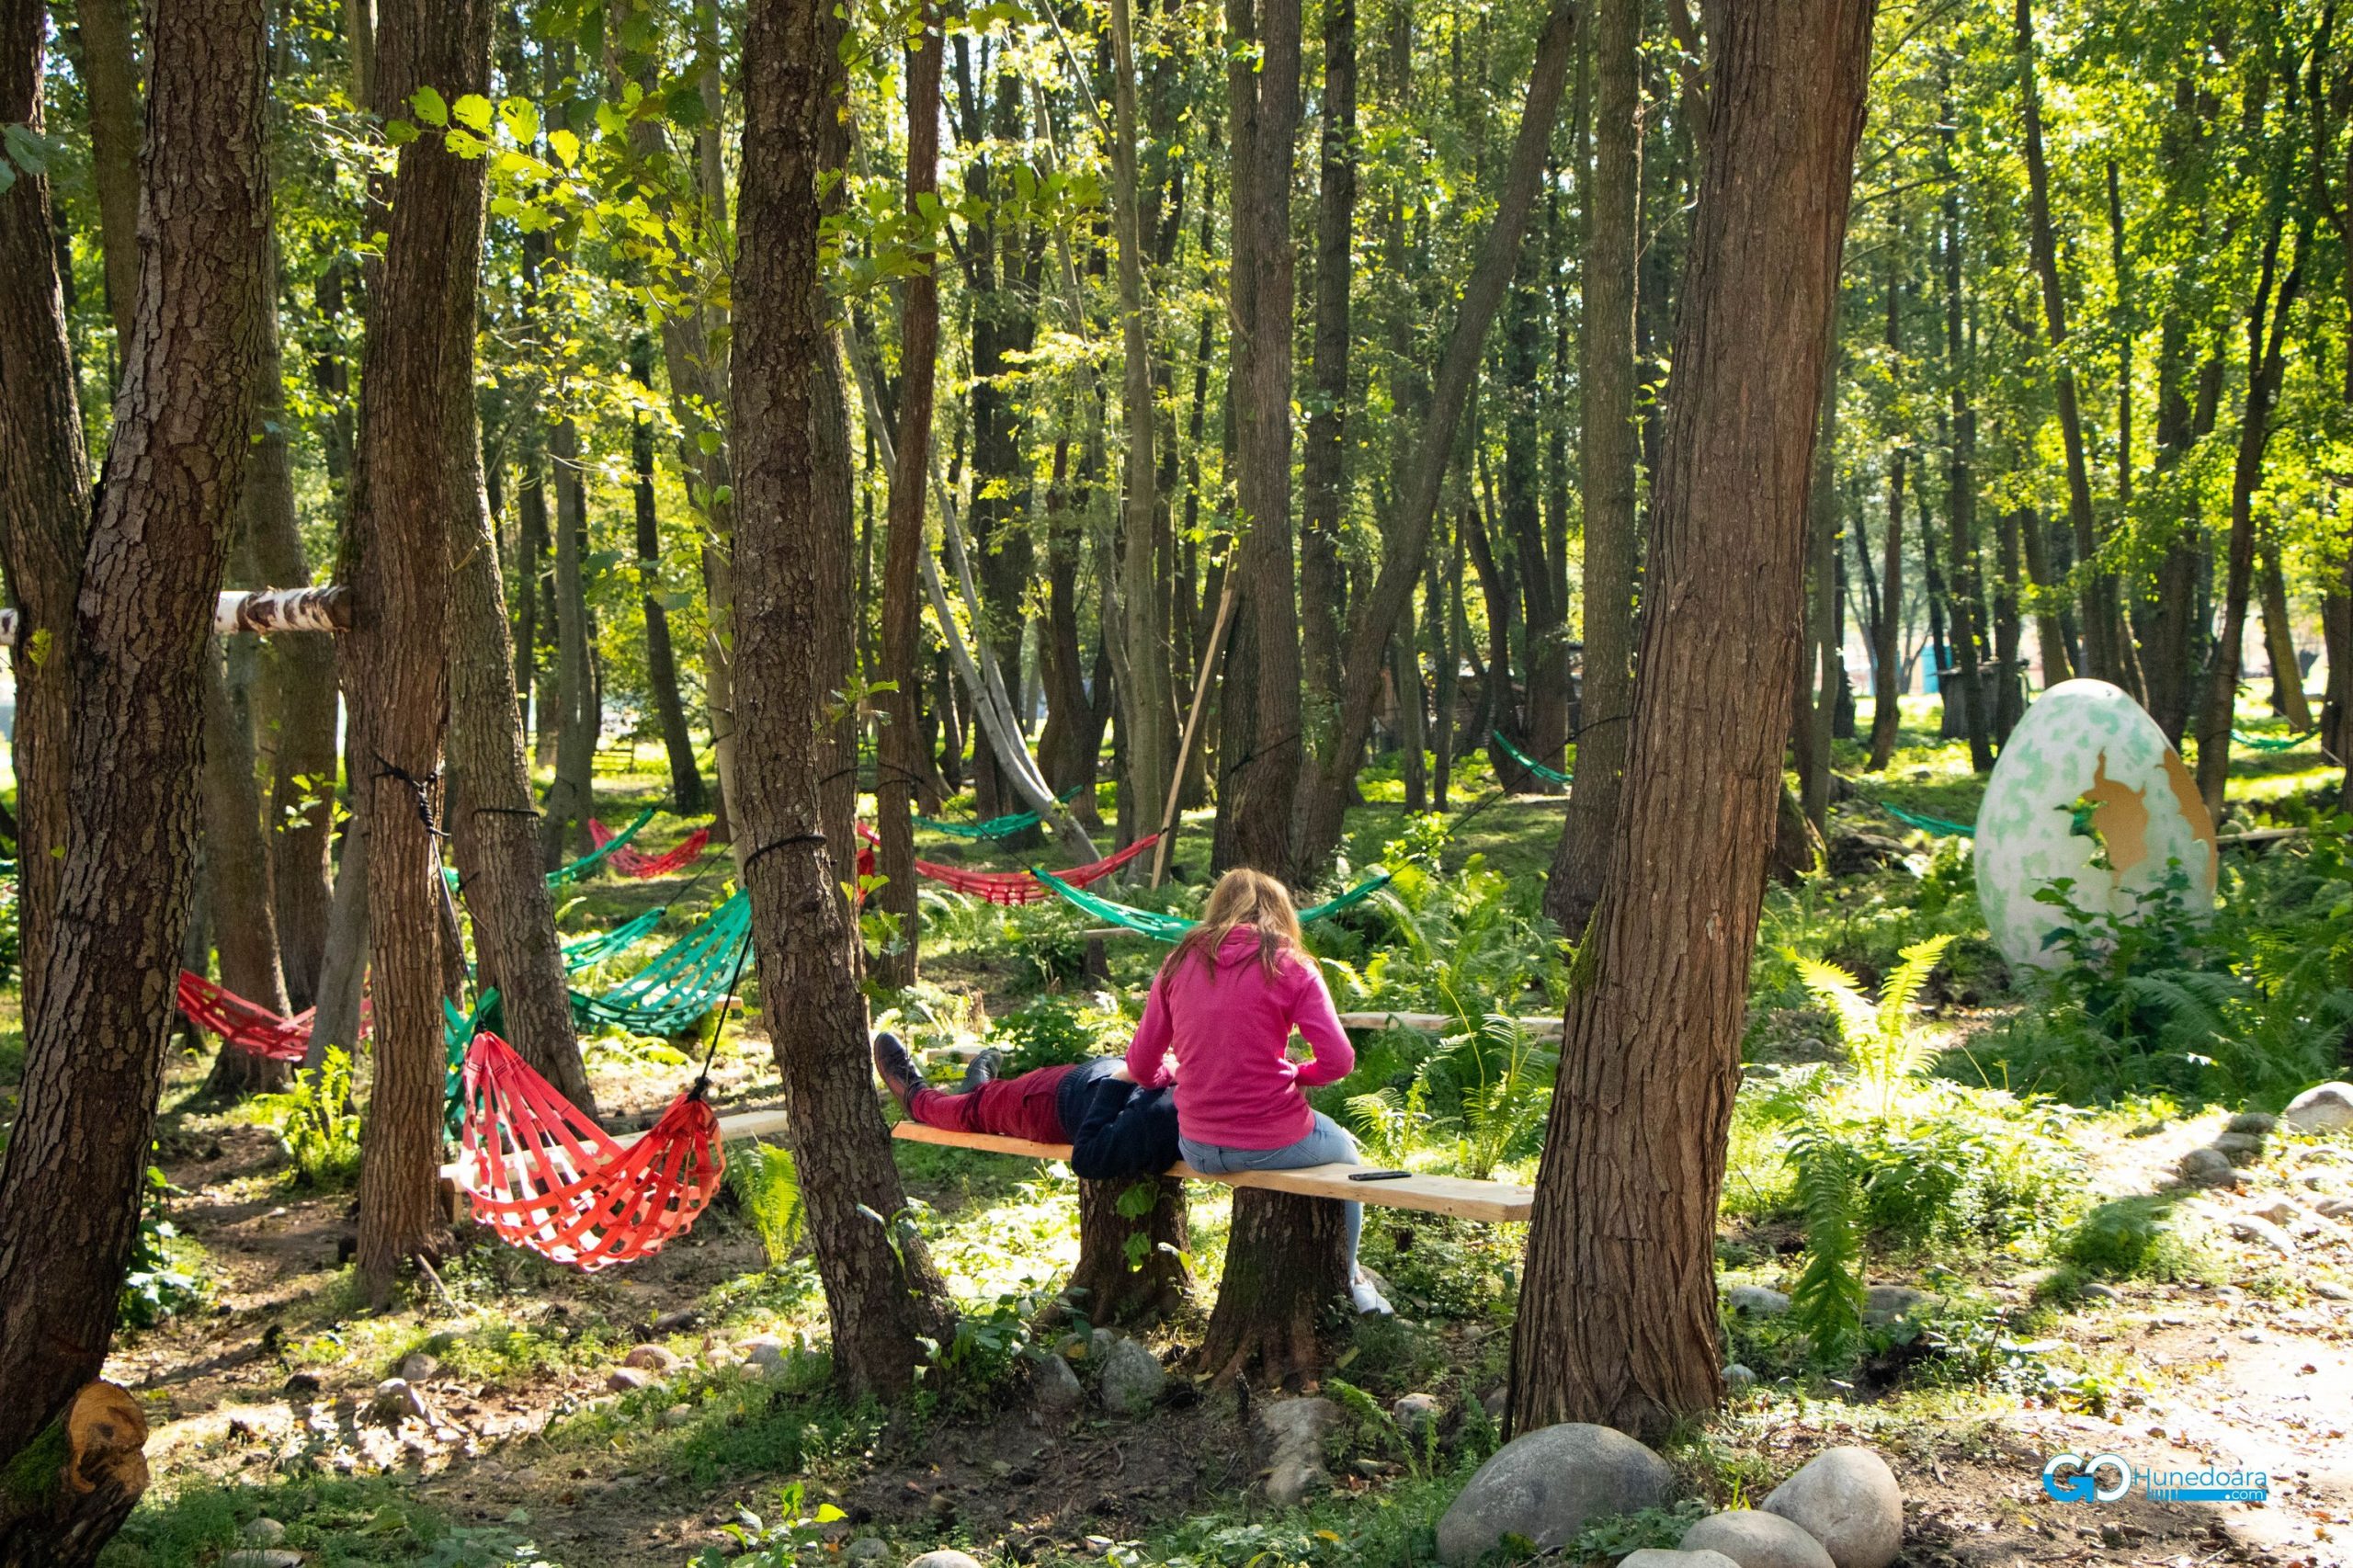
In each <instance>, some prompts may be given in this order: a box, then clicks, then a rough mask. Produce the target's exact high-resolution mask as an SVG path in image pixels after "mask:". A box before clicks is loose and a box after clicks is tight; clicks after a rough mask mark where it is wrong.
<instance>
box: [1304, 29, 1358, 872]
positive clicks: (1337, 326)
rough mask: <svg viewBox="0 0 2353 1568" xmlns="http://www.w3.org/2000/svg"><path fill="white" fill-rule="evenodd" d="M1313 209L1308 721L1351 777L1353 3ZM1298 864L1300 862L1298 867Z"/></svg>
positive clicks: (1331, 49) (1329, 82)
mask: <svg viewBox="0 0 2353 1568" xmlns="http://www.w3.org/2000/svg"><path fill="white" fill-rule="evenodd" d="M1322 143H1323V145H1322V151H1321V156H1320V158H1319V160H1318V163H1319V169H1318V186H1319V193H1318V196H1317V199H1316V206H1315V270H1314V278H1313V292H1314V298H1315V336H1314V349H1313V355H1314V358H1313V363H1312V365H1311V367H1310V369H1309V372H1308V394H1307V408H1308V415H1307V431H1306V438H1305V445H1304V449H1303V450H1302V454H1301V460H1300V473H1299V492H1300V540H1299V602H1300V655H1301V664H1302V670H1303V673H1304V675H1305V676H1306V680H1307V710H1306V713H1305V715H1304V722H1305V723H1306V725H1307V728H1308V731H1309V733H1311V735H1313V736H1315V737H1316V741H1317V744H1316V746H1315V751H1316V753H1317V755H1318V756H1324V757H1327V758H1330V759H1331V760H1333V761H1335V762H1336V764H1337V765H1338V766H1340V767H1344V768H1347V770H1348V771H1349V772H1351V773H1353V772H1354V771H1355V768H1356V766H1357V759H1356V757H1355V756H1337V755H1336V746H1335V742H1334V740H1333V739H1332V738H1331V736H1330V733H1329V732H1331V731H1332V730H1334V729H1335V728H1336V727H1337V725H1338V723H1339V722H1340V715H1339V708H1340V701H1341V698H1340V658H1341V653H1342V649H1341V625H1342V614H1343V610H1344V608H1345V600H1346V598H1347V573H1346V570H1345V568H1344V567H1343V566H1342V565H1341V562H1340V524H1341V518H1342V517H1343V515H1344V514H1345V513H1346V511H1347V488H1348V464H1347V433H1348V341H1349V323H1348V304H1349V301H1348V291H1349V289H1350V286H1351V284H1352V282H1353V278H1351V276H1350V275H1351V272H1352V270H1353V267H1354V257H1355V239H1356V206H1357V8H1356V0H1329V3H1328V4H1327V5H1326V6H1324V113H1323V137H1322ZM1302 869H1306V868H1304V867H1302Z"/></svg>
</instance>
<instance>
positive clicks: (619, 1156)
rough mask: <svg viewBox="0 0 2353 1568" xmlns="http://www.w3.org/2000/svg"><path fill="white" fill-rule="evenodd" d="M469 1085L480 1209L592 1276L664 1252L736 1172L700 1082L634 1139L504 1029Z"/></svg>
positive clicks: (470, 1176)
mask: <svg viewBox="0 0 2353 1568" xmlns="http://www.w3.org/2000/svg"><path fill="white" fill-rule="evenodd" d="M460 1092H461V1094H462V1096H463V1101H462V1104H461V1106H460V1114H461V1122H460V1126H461V1130H462V1131H461V1137H462V1140H463V1143H464V1147H465V1158H464V1161H463V1172H464V1175H463V1180H464V1184H465V1188H466V1193H467V1195H468V1196H469V1197H470V1198H472V1199H473V1207H474V1216H475V1218H477V1219H479V1220H481V1221H483V1223H484V1224H486V1225H488V1226H489V1227H490V1228H491V1229H492V1230H494V1231H496V1232H497V1233H499V1235H500V1236H501V1237H502V1238H503V1239H504V1240H506V1242H507V1243H508V1244H510V1245H513V1246H518V1247H522V1248H524V1249H525V1250H527V1251H529V1252H535V1253H538V1254H539V1255H540V1256H541V1257H544V1258H547V1259H549V1260H550V1261H551V1262H554V1263H566V1264H571V1265H573V1266H574V1267H577V1268H580V1269H583V1270H585V1271H588V1272H591V1273H593V1272H594V1271H596V1270H597V1269H599V1268H607V1267H611V1266H612V1265H614V1264H617V1263H633V1262H635V1261H636V1260H637V1259H639V1258H641V1257H647V1256H652V1255H653V1254H654V1253H657V1252H659V1251H661V1250H662V1248H663V1247H664V1245H665V1244H667V1243H668V1242H669V1241H670V1240H671V1239H672V1238H674V1237H676V1236H682V1235H684V1234H686V1233H687V1231H688V1228H689V1227H690V1226H692V1225H693V1224H694V1222H695V1216H696V1215H698V1214H699V1213H701V1212H702V1211H703V1209H704V1207H705V1206H706V1205H707V1204H709V1203H710V1199H711V1196H712V1194H714V1193H716V1192H717V1191H718V1190H719V1178H720V1175H721V1173H722V1171H724V1170H725V1169H726V1165H727V1160H726V1155H725V1154H724V1153H722V1149H721V1147H720V1141H719V1117H718V1115H717V1114H716V1113H715V1112H713V1111H712V1110H711V1108H710V1105H709V1104H707V1103H706V1102H705V1101H704V1100H703V1098H702V1095H701V1085H699V1083H698V1085H696V1087H694V1088H692V1089H689V1090H688V1091H687V1092H686V1093H685V1094H683V1095H681V1096H678V1097H677V1099H676V1100H674V1101H673V1102H671V1105H670V1108H669V1109H668V1110H666V1111H664V1112H663V1113H662V1119H661V1120H659V1121H657V1122H655V1123H654V1128H653V1131H649V1132H647V1133H646V1134H645V1135H644V1136H643V1137H642V1138H639V1139H638V1140H636V1141H635V1142H632V1143H630V1144H628V1145H626V1146H624V1145H622V1144H620V1143H617V1142H614V1141H613V1140H612V1139H611V1138H610V1137H608V1136H607V1135H606V1132H605V1131H604V1129H602V1128H600V1127H598V1126H597V1124H596V1123H595V1122H593V1121H591V1120H589V1119H587V1118H586V1117H585V1116H583V1115H581V1114H580V1112H579V1111H577V1110H575V1109H574V1108H573V1107H572V1105H571V1103H570V1102H569V1101H567V1100H566V1099H565V1098H564V1097H563V1096H562V1095H560V1094H558V1093H556V1092H555V1090H554V1089H553V1088H552V1087H551V1086H550V1085H549V1084H548V1081H547V1080H546V1079H544V1078H542V1077H540V1075H539V1074H538V1073H536V1072H534V1071H533V1070H532V1068H531V1065H530V1063H529V1062H525V1061H524V1060H523V1059H522V1058H521V1057H519V1056H517V1055H516V1054H515V1051H514V1049H513V1048H512V1047H511V1046H509V1045H508V1044H507V1043H506V1041H505V1040H501V1039H499V1038H498V1037H497V1036H496V1035H494V1034H489V1033H483V1034H478V1035H476V1036H474V1042H473V1045H472V1048H471V1049H469V1050H468V1051H467V1052H466V1070H465V1081H464V1085H463V1086H462V1089H461V1091H460Z"/></svg>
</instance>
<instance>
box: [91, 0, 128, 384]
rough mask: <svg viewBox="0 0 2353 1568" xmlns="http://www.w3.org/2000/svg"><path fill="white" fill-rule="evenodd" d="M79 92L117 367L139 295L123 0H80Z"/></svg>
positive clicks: (123, 354) (124, 353) (125, 349)
mask: <svg viewBox="0 0 2353 1568" xmlns="http://www.w3.org/2000/svg"><path fill="white" fill-rule="evenodd" d="M74 21H75V23H76V24H77V25H78V26H79V27H80V28H81V30H82V59H81V74H82V91H83V94H84V96H85V98H86V99H87V101H88V105H89V110H90V176H91V179H90V183H91V184H92V185H94V186H96V187H97V197H98V243H99V248H100V250H101V251H102V252H103V253H104V255H105V258H106V284H107V313H108V316H109V317H111V318H112V319H113V322H114V362H115V365H116V367H117V370H118V373H119V371H120V370H121V369H122V368H123V367H124V366H125V364H126V361H127V360H128V358H129V357H130V354H131V315H132V312H133V309H134V308H135V307H136V305H137V303H138V300H139V142H140V137H141V136H142V133H143V131H144V129H145V127H144V124H143V120H142V116H141V114H140V112H139V59H138V55H137V53H136V51H134V50H133V48H132V46H131V6H129V5H128V4H126V0H79V3H78V4H76V5H75V6H74Z"/></svg>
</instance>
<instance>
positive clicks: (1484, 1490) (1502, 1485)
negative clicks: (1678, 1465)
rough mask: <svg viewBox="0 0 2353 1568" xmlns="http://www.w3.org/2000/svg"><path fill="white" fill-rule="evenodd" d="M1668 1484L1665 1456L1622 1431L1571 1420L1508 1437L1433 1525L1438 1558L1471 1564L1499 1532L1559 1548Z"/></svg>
mask: <svg viewBox="0 0 2353 1568" xmlns="http://www.w3.org/2000/svg"><path fill="white" fill-rule="evenodd" d="M1674 1487H1675V1472H1674V1471H1671V1470H1669V1469H1668V1468H1667V1465H1666V1461H1665V1460H1663V1459H1661V1458H1659V1457H1658V1456H1657V1455H1656V1454H1654V1453H1653V1452H1651V1451H1650V1449H1646V1448H1644V1447H1643V1445H1642V1444H1640V1443H1638V1442H1636V1441H1634V1439H1633V1438H1631V1437H1628V1436H1626V1434H1624V1433H1623V1432H1619V1431H1614V1430H1612V1429H1611V1428H1609V1427H1608V1426H1588V1425H1586V1424H1585V1423H1584V1422H1578V1421H1568V1422H1563V1423H1562V1424H1561V1425H1560V1426H1545V1427H1540V1428H1539V1429H1538V1430H1536V1431H1533V1432H1529V1433H1528V1434H1526V1435H1525V1436H1522V1437H1515V1438H1513V1439H1512V1440H1511V1441H1510V1442H1508V1443H1506V1444H1505V1445H1504V1446H1503V1447H1502V1448H1500V1449H1496V1450H1495V1456H1494V1457H1493V1458H1491V1459H1490V1460H1487V1462H1486V1463H1484V1464H1483V1465H1481V1466H1480V1467H1479V1470H1478V1473H1476V1474H1475V1475H1473V1476H1472V1478H1471V1481H1470V1483H1469V1484H1468V1485H1466V1486H1464V1487H1463V1488H1462V1491H1461V1495H1459V1496H1457V1497H1456V1498H1455V1499H1454V1504H1453V1506H1451V1507H1449V1508H1448V1509H1447V1511H1446V1517H1443V1518H1441V1519H1440V1520H1438V1558H1439V1561H1441V1562H1446V1563H1448V1564H1449V1565H1451V1564H1461V1563H1468V1562H1475V1561H1476V1560H1477V1559H1478V1557H1479V1555H1480V1553H1482V1552H1484V1551H1489V1550H1490V1549H1492V1548H1493V1547H1495V1545H1496V1544H1497V1543H1499V1542H1500V1541H1501V1540H1503V1538H1504V1537H1505V1536H1506V1535H1516V1536H1521V1537H1524V1538H1526V1539H1527V1540H1530V1541H1532V1542H1534V1543H1535V1544H1536V1545H1537V1546H1538V1547H1539V1548H1550V1547H1560V1546H1566V1545H1567V1544H1568V1543H1569V1542H1570V1541H1571V1540H1574V1539H1575V1537H1576V1534H1577V1532H1578V1531H1579V1530H1581V1529H1583V1528H1585V1527H1586V1525H1587V1524H1589V1523H1591V1522H1592V1521H1593V1520H1595V1519H1597V1518H1600V1517H1603V1516H1605V1515H1609V1514H1631V1513H1633V1512H1634V1511H1636V1510H1637V1509H1641V1508H1654V1507H1656V1506H1659V1505H1660V1504H1662V1503H1664V1502H1665V1501H1666V1499H1667V1495H1668V1494H1669V1493H1670V1492H1672V1491H1673V1490H1674Z"/></svg>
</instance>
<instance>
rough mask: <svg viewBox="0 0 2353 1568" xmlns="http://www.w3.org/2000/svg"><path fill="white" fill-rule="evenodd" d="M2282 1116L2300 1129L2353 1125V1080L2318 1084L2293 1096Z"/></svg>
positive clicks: (2330, 1129) (2342, 1128) (2326, 1129)
mask: <svg viewBox="0 0 2353 1568" xmlns="http://www.w3.org/2000/svg"><path fill="white" fill-rule="evenodd" d="M2279 1119H2280V1120H2282V1121H2284V1122H2286V1123H2287V1124H2288V1125H2289V1126H2290V1127H2292V1128H2294V1129H2296V1130H2297V1131H2300V1132H2342V1131H2345V1130H2346V1129H2347V1128H2348V1127H2353V1084H2315V1085H2313V1086H2312V1087H2311V1088H2309V1089H2306V1090H2305V1091H2304V1092H2303V1093H2302V1094H2301V1095H2298V1096H2296V1097H2295V1098H2294V1099H2292V1100H2290V1101H2289V1102H2288V1108H2287V1109H2286V1110H2283V1111H2281V1112H2280V1113H2279Z"/></svg>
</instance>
